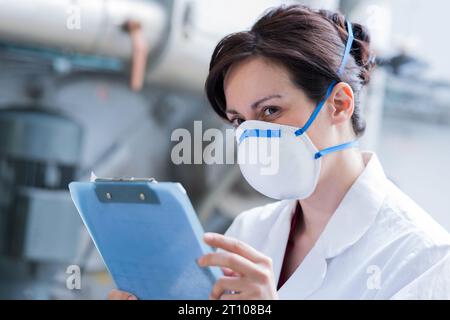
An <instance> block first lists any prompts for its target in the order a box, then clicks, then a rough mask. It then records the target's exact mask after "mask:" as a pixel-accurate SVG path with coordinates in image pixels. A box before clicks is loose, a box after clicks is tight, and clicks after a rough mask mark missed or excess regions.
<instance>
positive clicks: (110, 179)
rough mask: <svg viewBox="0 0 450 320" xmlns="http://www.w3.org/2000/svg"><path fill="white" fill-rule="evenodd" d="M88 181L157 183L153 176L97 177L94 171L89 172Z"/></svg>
mask: <svg viewBox="0 0 450 320" xmlns="http://www.w3.org/2000/svg"><path fill="white" fill-rule="evenodd" d="M90 182H151V183H158V181H157V180H156V179H155V178H135V177H129V178H128V177H126V178H99V177H97V176H96V175H95V173H94V172H91V178H90Z"/></svg>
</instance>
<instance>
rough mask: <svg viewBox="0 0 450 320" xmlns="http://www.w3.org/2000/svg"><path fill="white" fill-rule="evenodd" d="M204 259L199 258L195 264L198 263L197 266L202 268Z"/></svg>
mask: <svg viewBox="0 0 450 320" xmlns="http://www.w3.org/2000/svg"><path fill="white" fill-rule="evenodd" d="M201 260H202V258H201V257H200V258H198V259H197V260H195V262H196V263H197V265H198V266H199V267H201V264H202V261H201Z"/></svg>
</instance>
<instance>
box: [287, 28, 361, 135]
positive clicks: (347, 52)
mask: <svg viewBox="0 0 450 320" xmlns="http://www.w3.org/2000/svg"><path fill="white" fill-rule="evenodd" d="M347 31H348V39H347V44H346V45H345V51H344V57H343V58H342V62H341V66H340V67H339V70H338V76H342V74H343V73H344V70H345V66H346V64H347V61H348V58H349V56H350V51H351V49H352V45H353V41H354V36H353V27H352V23H351V22H350V21H347ZM335 85H336V81H335V80H333V81H332V82H331V84H330V86H329V87H328V90H327V94H326V95H325V98H323V100H321V101H320V102H319V104H318V105H317V107H316V108H315V110H314V112H313V113H312V115H311V117H309V119H308V121H307V122H306V124H305V125H304V126H303V128H300V129H298V130H297V131H296V132H295V135H296V136H297V137H298V136H301V135H303V134H304V133H305V132H306V131H307V130H308V129H309V127H311V125H312V124H313V122H314V120H316V118H317V116H318V115H319V112H320V110H322V108H323V106H324V105H325V102H326V101H327V100H328V98H329V97H330V95H331V93H332V92H333V89H334V86H335Z"/></svg>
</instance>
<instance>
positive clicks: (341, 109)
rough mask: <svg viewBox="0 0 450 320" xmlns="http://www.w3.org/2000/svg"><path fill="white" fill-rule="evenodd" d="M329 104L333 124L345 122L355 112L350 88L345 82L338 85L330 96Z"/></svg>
mask: <svg viewBox="0 0 450 320" xmlns="http://www.w3.org/2000/svg"><path fill="white" fill-rule="evenodd" d="M328 101H329V103H330V104H331V105H332V120H333V123H334V124H339V123H343V122H346V121H347V120H349V119H351V117H352V115H353V112H354V110H355V100H354V94H353V90H352V87H350V85H349V84H347V83H345V82H340V83H338V84H337V85H336V86H335V87H334V89H333V92H332V93H331V95H330V98H329V100H328Z"/></svg>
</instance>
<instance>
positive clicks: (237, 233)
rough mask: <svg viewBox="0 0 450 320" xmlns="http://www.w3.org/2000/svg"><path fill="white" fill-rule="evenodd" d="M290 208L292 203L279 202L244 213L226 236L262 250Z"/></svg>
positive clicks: (236, 219) (235, 220) (235, 221)
mask: <svg viewBox="0 0 450 320" xmlns="http://www.w3.org/2000/svg"><path fill="white" fill-rule="evenodd" d="M288 206H292V203H291V202H290V201H277V202H274V203H270V204H267V205H264V206H260V207H256V208H253V209H250V210H247V211H244V212H242V213H241V214H239V215H238V216H237V217H236V218H235V219H234V221H233V223H232V224H231V226H230V227H229V228H228V230H227V231H226V232H225V235H226V236H228V237H231V238H235V239H239V240H241V241H243V242H245V243H247V244H249V245H251V246H252V247H254V248H255V249H260V247H261V246H262V244H263V243H264V242H265V239H266V238H267V235H268V234H269V232H270V231H271V229H272V227H273V226H274V225H275V223H276V222H277V220H278V219H280V215H281V213H282V212H283V211H284V210H285V209H286V208H287V207H288Z"/></svg>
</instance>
